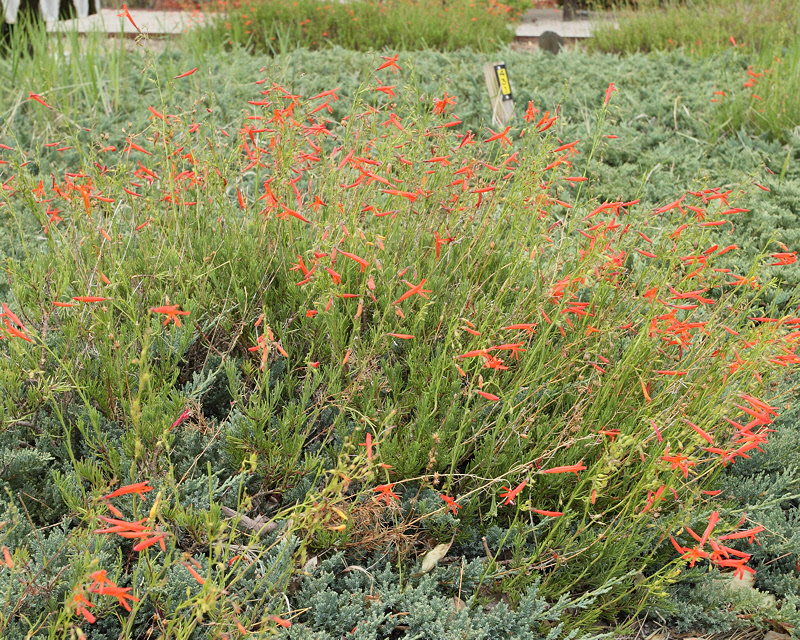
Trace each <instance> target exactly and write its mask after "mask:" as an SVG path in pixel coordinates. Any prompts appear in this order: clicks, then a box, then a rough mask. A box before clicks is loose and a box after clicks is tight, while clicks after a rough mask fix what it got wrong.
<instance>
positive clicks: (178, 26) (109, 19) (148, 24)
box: [47, 9, 213, 36]
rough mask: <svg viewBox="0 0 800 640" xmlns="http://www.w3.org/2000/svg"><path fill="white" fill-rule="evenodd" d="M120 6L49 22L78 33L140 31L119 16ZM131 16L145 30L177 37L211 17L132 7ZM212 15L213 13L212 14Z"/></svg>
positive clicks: (56, 28) (52, 26) (58, 28)
mask: <svg viewBox="0 0 800 640" xmlns="http://www.w3.org/2000/svg"><path fill="white" fill-rule="evenodd" d="M118 13H120V11H119V10H117V9H101V10H100V11H99V12H98V13H96V14H95V15H93V16H88V17H87V18H76V19H74V20H62V21H60V22H51V23H48V25H47V29H48V31H52V32H56V31H71V30H74V29H77V31H78V32H79V33H87V32H90V31H105V32H106V33H108V34H109V35H125V36H135V35H136V34H137V33H138V32H137V31H136V29H135V28H134V26H133V25H132V24H131V22H130V20H128V19H127V18H119V17H117V14H118ZM130 14H131V18H133V21H134V22H135V23H136V25H137V26H138V27H139V29H141V31H142V32H143V33H147V34H150V35H159V36H178V35H181V34H182V33H184V32H186V31H187V30H188V29H190V28H191V27H193V26H196V25H198V24H203V22H205V21H206V20H208V19H209V15H208V14H202V13H199V12H198V13H190V12H188V11H148V10H146V9H131V10H130ZM211 16H212V17H213V14H211Z"/></svg>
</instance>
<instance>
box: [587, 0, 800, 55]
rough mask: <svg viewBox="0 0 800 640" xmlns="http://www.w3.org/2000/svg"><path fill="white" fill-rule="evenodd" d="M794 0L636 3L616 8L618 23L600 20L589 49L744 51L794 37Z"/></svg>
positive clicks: (787, 41) (799, 15)
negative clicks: (739, 48) (741, 49)
mask: <svg viewBox="0 0 800 640" xmlns="http://www.w3.org/2000/svg"><path fill="white" fill-rule="evenodd" d="M798 8H799V7H798V3H797V0H756V1H755V2H744V1H742V0H699V1H697V2H685V3H684V2H673V1H671V2H655V1H650V2H639V3H638V4H637V5H636V6H635V7H634V6H628V7H625V8H621V9H619V10H617V11H616V12H615V14H616V15H615V17H616V18H617V24H616V25H614V24H607V23H603V22H600V23H598V24H597V26H596V27H595V30H594V31H593V38H592V39H591V40H590V41H589V48H590V49H591V50H593V51H603V52H607V53H633V52H636V51H643V52H648V51H665V50H670V49H676V48H678V47H683V48H684V49H685V50H686V51H687V52H689V51H690V52H692V53H695V54H697V55H708V54H709V53H714V52H719V51H724V50H727V49H728V48H730V47H731V46H735V47H741V48H744V49H746V50H748V51H760V50H762V49H763V48H765V47H767V46H769V47H783V46H787V45H789V44H791V43H793V42H795V40H796V36H797V28H798V21H799V20H800V12H799V11H798Z"/></svg>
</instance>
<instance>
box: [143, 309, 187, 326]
mask: <svg viewBox="0 0 800 640" xmlns="http://www.w3.org/2000/svg"><path fill="white" fill-rule="evenodd" d="M150 311H152V312H153V313H163V314H164V315H166V316H167V318H166V320H164V326H165V327H166V326H167V324H168V323H169V321H170V320H173V321H174V322H175V326H176V327H180V326H181V319H180V318H179V317H178V316H188V315H189V312H188V311H179V310H178V305H177V304H172V305H164V306H162V307H153V308H152V309H150Z"/></svg>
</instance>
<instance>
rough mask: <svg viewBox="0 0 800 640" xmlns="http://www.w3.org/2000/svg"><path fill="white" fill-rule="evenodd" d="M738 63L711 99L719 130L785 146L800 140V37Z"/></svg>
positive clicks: (769, 46)
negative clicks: (764, 138)
mask: <svg viewBox="0 0 800 640" xmlns="http://www.w3.org/2000/svg"><path fill="white" fill-rule="evenodd" d="M798 9H800V7H798ZM736 62H737V63H738V64H734V65H731V66H729V67H726V68H725V71H724V78H723V79H722V80H721V82H720V83H719V85H718V86H717V91H715V92H714V97H713V98H712V101H713V102H715V103H716V107H717V108H716V111H715V120H716V126H717V127H718V128H719V129H720V130H727V131H729V132H731V133H736V132H738V131H740V130H742V129H745V130H749V131H755V132H758V133H766V134H768V135H769V136H770V137H772V138H773V139H776V140H780V141H781V142H784V143H785V142H787V141H788V139H789V137H791V136H795V137H800V36H798V35H795V39H794V41H793V42H791V43H790V44H789V45H788V46H780V45H774V44H768V45H765V47H764V48H763V49H762V50H761V51H759V52H757V53H754V54H752V55H748V56H741V57H738V58H737V59H736ZM784 170H785V168H784Z"/></svg>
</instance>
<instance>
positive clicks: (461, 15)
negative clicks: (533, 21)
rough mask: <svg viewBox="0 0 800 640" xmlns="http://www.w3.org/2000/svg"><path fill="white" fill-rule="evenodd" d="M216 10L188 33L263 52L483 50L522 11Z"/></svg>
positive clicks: (376, 5)
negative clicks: (335, 47) (207, 21)
mask: <svg viewBox="0 0 800 640" xmlns="http://www.w3.org/2000/svg"><path fill="white" fill-rule="evenodd" d="M218 11H219V13H220V16H222V17H220V18H219V19H218V20H215V21H213V22H211V23H210V24H209V25H208V26H206V27H202V28H200V29H198V30H196V32H195V33H193V34H192V37H193V38H198V39H199V40H200V41H201V42H203V43H206V45H207V44H208V43H223V44H229V45H232V44H233V43H239V44H243V45H245V46H246V47H247V48H248V49H250V50H251V51H253V52H262V53H264V52H266V53H276V52H281V51H287V50H289V49H293V48H296V47H306V48H309V49H320V48H323V47H329V46H332V45H338V46H340V47H343V48H345V49H354V50H358V51H379V50H381V49H383V48H391V49H402V50H415V49H427V48H432V49H437V50H439V51H453V50H455V49H460V48H464V47H472V48H473V49H476V50H480V51H485V50H488V49H496V48H499V47H501V46H502V45H504V44H508V43H509V42H511V41H512V40H513V39H514V32H513V30H512V29H510V28H508V22H509V20H511V19H513V18H514V17H516V15H518V13H519V12H518V10H516V9H514V8H513V7H511V6H507V5H505V4H503V3H501V2H498V1H497V0H477V1H476V2H472V1H470V0H450V1H448V2H428V1H427V0H386V1H383V2H377V1H374V0H354V1H352V2H346V3H342V2H324V1H323V0H297V1H295V0H270V1H269V2H259V1H257V0H245V1H244V2H242V1H241V0H220V4H219V6H218Z"/></svg>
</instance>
